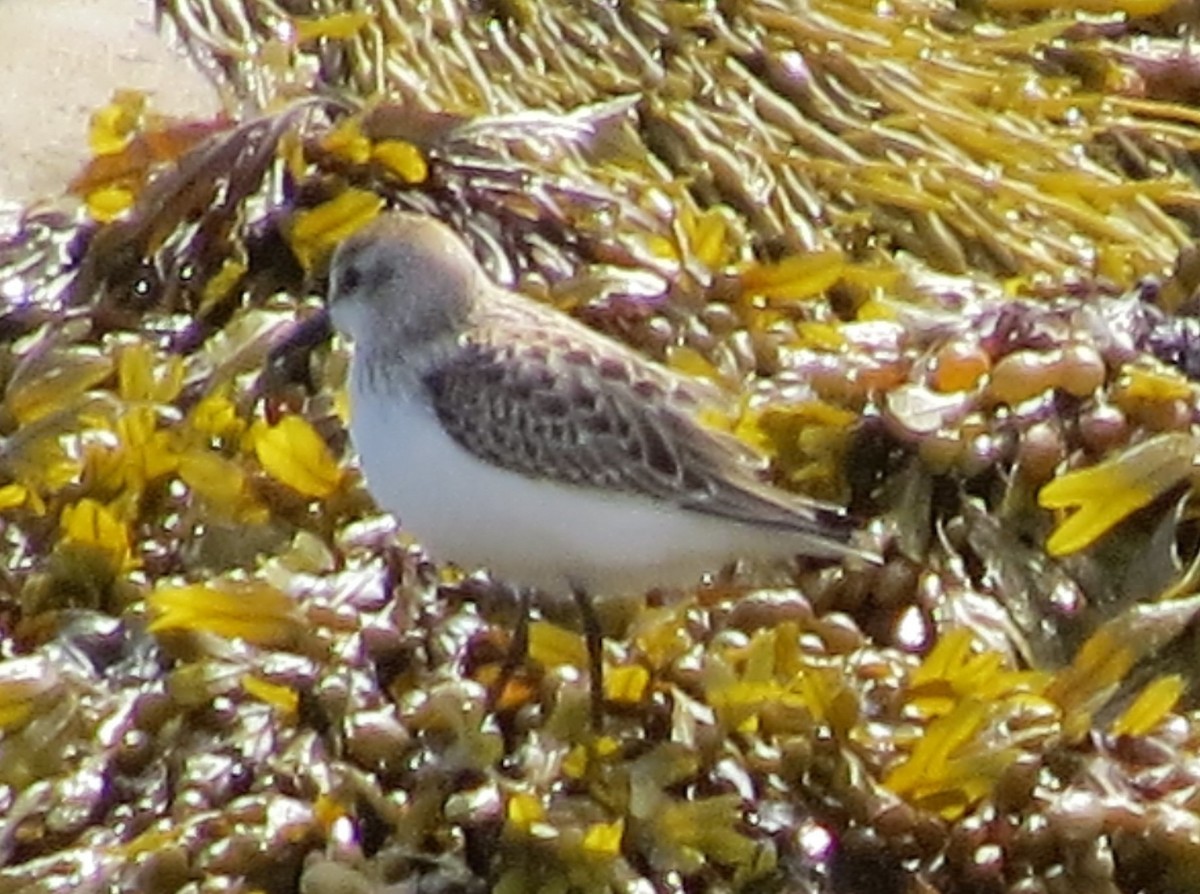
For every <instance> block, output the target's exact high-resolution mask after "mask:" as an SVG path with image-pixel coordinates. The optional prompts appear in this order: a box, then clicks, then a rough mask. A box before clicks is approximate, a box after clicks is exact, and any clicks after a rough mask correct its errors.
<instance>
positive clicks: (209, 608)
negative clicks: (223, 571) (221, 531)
mask: <svg viewBox="0 0 1200 894" xmlns="http://www.w3.org/2000/svg"><path fill="white" fill-rule="evenodd" d="M146 604H147V606H148V607H149V609H150V611H151V613H152V615H153V616H154V617H153V620H152V621H151V622H150V624H149V626H148V629H149V631H150V632H151V633H164V632H167V631H186V632H197V633H201V632H202V633H212V634H216V635H217V636H221V637H225V638H228V639H234V638H237V639H243V640H245V641H246V642H249V643H253V644H255V645H259V646H268V647H277V648H287V647H289V646H292V645H294V644H295V643H296V642H297V641H298V640H299V639H300V637H301V636H302V634H303V632H304V631H305V629H306V624H305V621H304V619H303V617H302V616H301V615H300V612H299V611H298V609H297V607H296V602H295V600H294V599H292V597H291V596H289V595H287V594H286V593H284V592H283V591H282V590H279V589H277V588H276V587H273V586H271V585H270V584H268V583H266V582H265V581H259V580H249V581H229V580H223V581H214V582H210V583H202V584H186V585H184V586H164V587H160V588H159V589H157V590H155V591H154V592H153V593H151V594H150V595H149V596H148V597H147V599H146Z"/></svg>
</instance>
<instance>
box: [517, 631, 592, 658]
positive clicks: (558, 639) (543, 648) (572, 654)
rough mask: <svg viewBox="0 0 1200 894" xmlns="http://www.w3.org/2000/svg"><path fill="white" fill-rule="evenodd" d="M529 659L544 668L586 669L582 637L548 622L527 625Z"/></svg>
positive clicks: (585, 650)
mask: <svg viewBox="0 0 1200 894" xmlns="http://www.w3.org/2000/svg"><path fill="white" fill-rule="evenodd" d="M529 657H530V658H532V659H533V660H534V661H536V662H538V663H539V664H541V665H544V666H545V667H563V666H569V667H587V661H588V654H587V646H586V645H585V644H584V641H583V637H582V636H580V635H579V634H578V633H572V632H571V631H570V630H567V629H565V628H563V627H559V626H558V625H557V624H551V623H550V622H549V621H534V622H533V623H531V624H530V625H529Z"/></svg>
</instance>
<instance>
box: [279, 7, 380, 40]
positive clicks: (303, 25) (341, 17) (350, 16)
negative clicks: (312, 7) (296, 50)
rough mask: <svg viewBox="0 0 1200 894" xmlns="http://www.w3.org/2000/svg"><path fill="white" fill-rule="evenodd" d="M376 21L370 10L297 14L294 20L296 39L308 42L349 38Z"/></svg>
mask: <svg viewBox="0 0 1200 894" xmlns="http://www.w3.org/2000/svg"><path fill="white" fill-rule="evenodd" d="M373 21H375V17H374V16H372V15H371V14H370V13H368V12H338V13H332V14H331V15H327V16H312V17H304V16H297V17H296V18H294V19H293V20H292V23H293V24H294V25H295V27H296V40H297V41H298V42H300V43H308V42H309V41H311V40H317V39H319V38H328V39H330V40H347V39H349V38H351V37H354V35H356V34H357V33H358V32H359V31H361V30H362V29H363V28H364V27H366V26H367V25H369V24H370V23H371V22H373Z"/></svg>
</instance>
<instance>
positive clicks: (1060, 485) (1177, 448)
mask: <svg viewBox="0 0 1200 894" xmlns="http://www.w3.org/2000/svg"><path fill="white" fill-rule="evenodd" d="M1196 449H1197V444H1196V438H1195V437H1193V436H1192V435H1188V434H1181V433H1168V434H1161V435H1156V436H1155V437H1152V438H1150V439H1148V440H1146V441H1143V442H1142V443H1140V444H1136V445H1134V446H1133V447H1130V448H1128V449H1127V450H1124V451H1122V452H1121V453H1119V454H1118V455H1116V456H1114V457H1111V458H1109V459H1106V460H1105V461H1104V462H1102V463H1100V464H1099V465H1096V466H1092V467H1091V468H1087V469H1079V470H1077V471H1074V472H1067V473H1066V474H1064V475H1060V476H1059V477H1057V478H1055V479H1054V480H1053V481H1051V482H1049V483H1048V484H1046V485H1045V486H1044V487H1042V489H1041V490H1040V491H1039V492H1038V503H1039V505H1041V506H1042V507H1043V508H1045V509H1074V510H1075V511H1074V512H1073V513H1072V514H1070V515H1068V516H1067V517H1066V518H1065V519H1064V520H1063V521H1062V522H1061V523H1060V524H1059V526H1058V527H1057V528H1056V529H1055V530H1054V532H1053V533H1052V534H1051V535H1050V537H1049V539H1048V540H1047V541H1046V550H1047V552H1049V553H1050V554H1051V555H1054V556H1065V555H1069V554H1070V553H1073V552H1078V551H1079V550H1081V549H1084V548H1085V547H1088V546H1090V545H1091V544H1093V543H1095V542H1096V540H1098V539H1099V538H1100V537H1102V536H1103V535H1104V534H1105V533H1107V532H1108V531H1110V530H1112V528H1113V527H1114V526H1116V525H1117V524H1118V523H1120V522H1121V521H1123V520H1124V519H1125V518H1127V517H1128V516H1129V515H1131V514H1132V513H1134V512H1136V511H1137V510H1139V509H1141V508H1143V507H1145V506H1148V505H1149V504H1150V503H1152V502H1153V501H1154V500H1156V499H1157V498H1158V497H1160V496H1162V495H1163V494H1164V493H1166V492H1167V491H1169V490H1170V489H1171V488H1173V487H1175V486H1176V485H1178V484H1179V483H1180V482H1182V481H1184V480H1185V479H1186V478H1187V477H1188V475H1189V474H1191V472H1192V462H1193V457H1194V456H1195V455H1196Z"/></svg>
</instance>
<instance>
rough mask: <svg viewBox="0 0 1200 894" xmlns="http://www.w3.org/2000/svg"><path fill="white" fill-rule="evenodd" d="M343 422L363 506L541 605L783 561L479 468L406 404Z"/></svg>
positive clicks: (374, 400)
mask: <svg viewBox="0 0 1200 894" xmlns="http://www.w3.org/2000/svg"><path fill="white" fill-rule="evenodd" d="M353 411H354V412H353V418H352V421H351V426H350V430H351V436H352V437H353V440H354V445H355V448H356V449H357V450H358V453H359V456H360V458H361V461H362V469H363V472H364V474H365V476H366V480H367V486H368V487H369V489H370V491H371V493H372V495H373V496H374V497H375V500H376V502H377V503H379V505H380V506H381V507H382V508H384V509H387V510H388V511H390V512H392V513H393V514H394V515H395V516H396V517H397V518H398V519H399V520H400V523H401V524H402V525H403V526H404V527H405V528H406V529H407V530H408V531H409V532H411V533H412V534H413V536H414V537H416V538H417V540H418V541H419V542H420V543H421V544H422V545H423V546H424V547H425V548H426V549H427V550H428V551H429V553H430V555H431V556H432V557H433V558H434V559H435V560H437V561H449V562H453V563H455V564H456V565H458V566H459V567H461V568H464V569H466V570H471V569H474V568H487V569H488V570H490V571H492V572H493V573H494V574H495V575H496V576H497V577H498V578H500V579H502V580H505V581H507V582H509V583H512V584H516V585H519V586H531V587H537V588H540V589H542V590H545V591H548V592H551V593H558V594H563V593H566V592H567V591H569V588H570V587H571V586H572V585H578V586H582V587H583V588H584V589H586V590H588V591H589V592H592V593H605V594H612V595H634V594H637V595H641V594H642V593H644V592H646V591H647V590H649V589H651V588H653V587H683V586H691V585H693V584H695V583H696V582H698V581H699V579H700V578H701V576H702V575H703V574H705V573H706V572H712V571H717V570H719V569H720V568H721V567H722V566H723V565H725V564H727V563H728V562H730V561H733V560H734V559H737V558H739V557H743V556H745V557H751V556H753V557H759V558H764V557H769V556H773V557H780V556H786V555H789V554H791V553H794V552H795V549H794V548H793V546H794V540H795V538H791V537H786V536H784V535H780V534H777V533H775V532H770V531H768V532H766V533H764V532H763V531H761V530H759V529H756V528H752V527H750V526H747V525H742V524H738V523H735V522H729V521H725V520H722V519H714V518H710V517H707V516H703V515H700V514H697V513H694V512H688V511H686V510H679V509H674V508H671V507H665V506H661V505H659V504H657V503H655V502H653V501H651V500H649V499H639V498H636V497H633V496H630V495H627V494H622V493H604V492H599V491H593V490H590V489H587V488H582V487H574V486H570V485H564V484H557V483H554V482H548V481H534V480H531V479H529V478H527V477H526V476H524V475H521V474H517V473H514V472H509V471H506V470H504V469H501V468H499V467H497V466H494V465H492V464H490V463H486V462H483V461H481V460H479V459H477V458H475V457H474V456H473V455H471V454H469V453H468V452H467V451H466V450H464V449H463V448H462V447H460V446H459V445H458V443H457V442H455V441H454V440H453V439H452V438H450V437H449V435H447V434H446V433H445V431H444V430H443V429H442V427H441V425H440V424H439V423H438V421H437V419H436V417H435V416H434V414H433V411H432V409H431V408H429V407H427V406H425V405H423V404H420V403H418V402H416V401H412V400H403V399H401V398H399V397H397V396H394V395H389V396H388V398H387V399H381V398H379V397H376V396H374V395H373V394H371V393H367V394H363V393H355V394H354V395H353Z"/></svg>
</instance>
